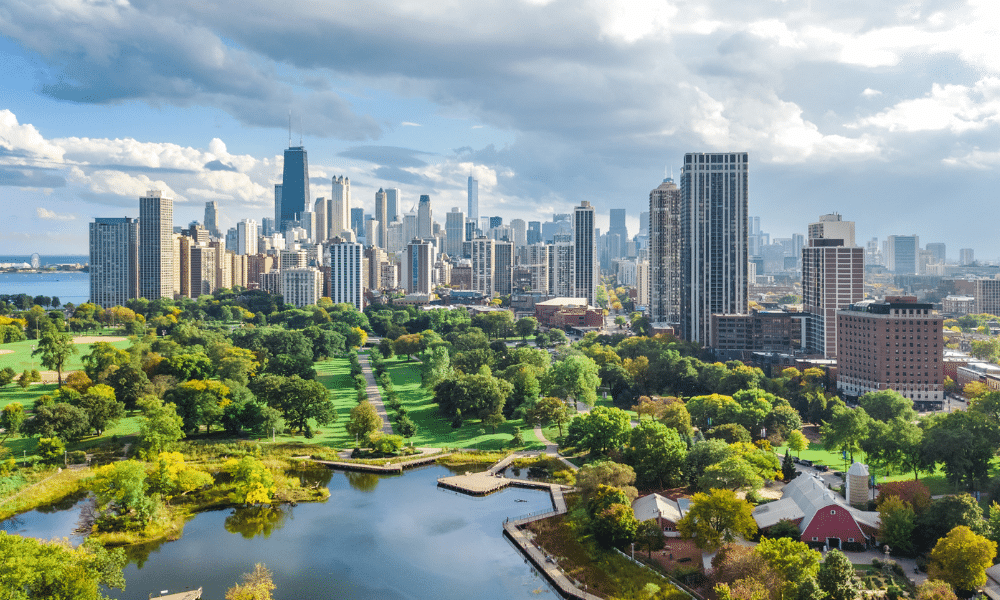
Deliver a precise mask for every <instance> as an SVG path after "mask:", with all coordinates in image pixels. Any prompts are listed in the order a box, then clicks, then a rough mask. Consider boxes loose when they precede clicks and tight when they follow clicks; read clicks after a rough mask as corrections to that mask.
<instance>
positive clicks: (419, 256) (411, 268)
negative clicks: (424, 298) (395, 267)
mask: <svg viewBox="0 0 1000 600" xmlns="http://www.w3.org/2000/svg"><path fill="white" fill-rule="evenodd" d="M436 259H437V256H436V252H435V250H434V246H433V245H431V244H430V243H428V242H425V241H422V240H418V239H415V240H413V241H411V242H410V243H409V244H407V246H406V253H405V254H404V256H403V268H402V269H401V271H402V281H401V282H400V283H401V284H402V286H403V289H405V290H406V292H407V293H408V294H425V295H426V294H430V293H431V292H432V291H433V289H434V281H433V270H434V263H435V261H436Z"/></svg>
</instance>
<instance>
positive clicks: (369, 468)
mask: <svg viewBox="0 0 1000 600" xmlns="http://www.w3.org/2000/svg"><path fill="white" fill-rule="evenodd" d="M450 455H451V453H450V452H444V453H440V454H431V455H428V456H418V457H417V458H413V459H410V460H404V461H403V462H397V463H390V462H386V463H385V464H381V465H370V464H366V463H355V462H342V461H337V460H317V459H311V460H312V462H314V463H316V464H318V465H323V466H325V467H329V468H331V469H337V470H340V471H362V472H365V473H386V474H398V473H402V472H403V471H404V470H406V469H413V468H415V467H422V466H424V465H429V464H431V463H433V462H435V461H437V459H439V458H443V457H445V456H450Z"/></svg>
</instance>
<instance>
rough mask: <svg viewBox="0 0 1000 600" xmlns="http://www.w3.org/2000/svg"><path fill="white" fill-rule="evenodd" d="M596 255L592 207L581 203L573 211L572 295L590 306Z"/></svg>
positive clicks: (592, 302) (596, 266)
mask: <svg viewBox="0 0 1000 600" xmlns="http://www.w3.org/2000/svg"><path fill="white" fill-rule="evenodd" d="M596 253H597V240H596V239H595V236H594V207H593V206H591V205H590V202H587V201H583V202H581V203H580V206H577V207H575V208H574V209H573V288H574V291H573V294H574V296H575V297H576V298H586V299H587V303H588V304H590V305H592V306H593V305H595V304H596V301H595V298H596V296H597V279H598V277H597V268H598V263H597V261H595V260H594V255H595V254H596Z"/></svg>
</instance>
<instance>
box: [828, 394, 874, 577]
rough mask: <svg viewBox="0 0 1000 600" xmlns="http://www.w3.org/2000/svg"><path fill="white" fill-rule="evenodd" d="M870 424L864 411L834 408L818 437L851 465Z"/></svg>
mask: <svg viewBox="0 0 1000 600" xmlns="http://www.w3.org/2000/svg"><path fill="white" fill-rule="evenodd" d="M871 424H872V418H871V417H869V416H868V413H867V412H865V409H863V408H853V409H852V408H847V407H846V406H836V407H834V409H833V414H832V415H831V419H830V422H829V423H824V424H823V426H822V427H820V435H822V436H823V444H824V445H825V446H826V447H827V448H835V449H837V450H843V451H846V452H847V453H848V454H849V455H850V457H851V462H852V463H853V462H854V453H855V452H859V451H860V450H861V442H862V441H863V440H864V439H866V438H867V437H868V432H869V430H870V429H871ZM820 584H822V582H820Z"/></svg>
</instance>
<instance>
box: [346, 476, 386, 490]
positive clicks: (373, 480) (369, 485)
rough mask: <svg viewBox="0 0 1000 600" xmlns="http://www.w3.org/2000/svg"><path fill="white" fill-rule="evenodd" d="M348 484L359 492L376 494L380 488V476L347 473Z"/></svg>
mask: <svg viewBox="0 0 1000 600" xmlns="http://www.w3.org/2000/svg"><path fill="white" fill-rule="evenodd" d="M344 475H346V476H347V483H349V484H350V485H351V487H352V488H354V489H356V490H358V491H359V492H374V491H375V488H377V487H378V480H379V476H378V475H376V474H375V473H364V472H361V471H347V472H345V473H344Z"/></svg>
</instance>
